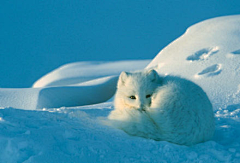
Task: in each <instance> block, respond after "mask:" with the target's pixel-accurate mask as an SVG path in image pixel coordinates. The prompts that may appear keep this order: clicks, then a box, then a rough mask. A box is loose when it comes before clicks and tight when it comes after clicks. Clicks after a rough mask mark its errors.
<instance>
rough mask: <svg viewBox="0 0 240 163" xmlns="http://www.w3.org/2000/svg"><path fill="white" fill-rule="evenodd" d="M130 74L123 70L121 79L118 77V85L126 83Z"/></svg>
mask: <svg viewBox="0 0 240 163" xmlns="http://www.w3.org/2000/svg"><path fill="white" fill-rule="evenodd" d="M128 76H129V73H128V72H125V71H123V72H122V73H121V74H120V76H119V79H118V87H119V86H121V85H124V84H125V81H126V79H127V78H128Z"/></svg>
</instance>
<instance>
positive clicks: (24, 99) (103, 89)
mask: <svg viewBox="0 0 240 163" xmlns="http://www.w3.org/2000/svg"><path fill="white" fill-rule="evenodd" d="M149 62H150V60H140V61H119V62H79V63H73V64H67V65H65V66H63V67H60V68H59V69H56V70H55V71H53V72H51V73H49V74H47V75H46V76H44V77H43V78H41V79H40V80H38V81H37V82H36V83H35V84H34V87H39V88H25V89H6V88H4V89H2V88H0V107H13V108H18V109H27V110H35V109H42V108H56V107H62V106H65V107H72V106H82V105H90V104H96V103H101V102H105V101H107V100H109V99H110V98H111V97H112V96H113V95H114V93H115V91H116V83H117V80H118V75H119V74H120V72H121V71H133V70H138V69H143V68H144V67H145V66H146V65H147V64H148V63H149ZM115 66H116V67H115ZM45 86H46V87H45Z"/></svg>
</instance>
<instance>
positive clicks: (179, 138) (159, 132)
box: [108, 70, 215, 145]
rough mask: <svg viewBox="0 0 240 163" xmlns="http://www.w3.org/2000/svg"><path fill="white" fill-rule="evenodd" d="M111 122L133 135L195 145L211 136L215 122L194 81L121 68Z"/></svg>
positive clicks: (202, 92) (207, 101)
mask: <svg viewBox="0 0 240 163" xmlns="http://www.w3.org/2000/svg"><path fill="white" fill-rule="evenodd" d="M114 105H115V109H114V110H113V111H112V112H111V113H110V115H109V116H108V119H110V122H111V125H113V126H115V127H117V128H120V129H122V130H124V131H125V132H126V133H128V134H130V135H134V136H141V137H145V138H150V139H154V140H161V141H169V142H172V143H176V144H181V145H194V144H196V143H200V142H204V141H207V140H210V139H211V138H212V136H213V134H214V130H215V124H214V115H213V109H212V105H211V102H210V101H209V99H208V97H207V95H206V93H205V92H204V91H203V90H202V89H201V88H200V87H199V86H198V85H196V84H194V83H193V82H191V81H188V80H186V79H183V78H180V77H176V76H165V77H163V76H159V75H158V74H157V72H156V71H155V70H145V71H141V72H134V73H127V72H122V73H121V75H120V77H119V80H118V85H117V92H116V96H115V101H114Z"/></svg>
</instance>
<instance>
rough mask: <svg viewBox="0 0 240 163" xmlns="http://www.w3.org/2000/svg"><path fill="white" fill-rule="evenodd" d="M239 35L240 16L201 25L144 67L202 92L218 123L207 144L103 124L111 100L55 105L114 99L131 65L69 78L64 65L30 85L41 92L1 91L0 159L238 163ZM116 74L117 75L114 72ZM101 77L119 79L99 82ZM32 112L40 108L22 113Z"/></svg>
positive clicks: (239, 129)
mask: <svg viewBox="0 0 240 163" xmlns="http://www.w3.org/2000/svg"><path fill="white" fill-rule="evenodd" d="M239 29H240V16H239V15H237V16H228V17H220V18H215V19H210V20H206V21H203V22H200V23H198V24H196V25H193V26H192V27H190V28H189V29H188V30H187V31H186V33H185V34H184V35H183V36H181V37H180V38H178V39H177V40H175V41H174V42H172V43H171V44H170V45H169V46H167V47H166V48H164V49H163V50H162V51H161V52H160V53H159V54H158V55H157V56H156V58H154V60H153V61H152V62H151V63H150V64H149V65H148V66H147V67H146V68H155V69H156V70H157V71H158V72H159V73H161V74H173V75H180V76H182V77H185V78H187V79H189V80H192V81H194V82H196V83H197V84H198V85H200V86H201V87H202V88H203V89H204V90H205V91H206V92H207V94H208V95H209V97H210V99H211V101H212V103H213V106H214V110H215V119H216V132H215V136H214V138H213V139H212V141H208V142H205V143H202V144H197V145H195V146H192V147H186V146H180V145H175V144H171V143H168V142H156V141H153V140H148V139H144V138H139V137H132V136H129V135H127V134H126V133H124V132H123V131H121V130H117V129H114V128H111V127H108V126H105V125H102V124H101V122H100V120H101V119H104V118H106V117H107V115H108V114H109V112H110V111H111V110H112V109H113V104H112V102H111V100H110V101H109V102H105V103H100V104H97V105H88V106H81V107H71V108H70V107H60V106H62V105H63V103H65V104H68V105H72V104H74V105H77V104H78V103H76V101H77V99H75V97H76V96H79V97H81V98H86V100H85V101H89V104H90V103H95V102H96V103H99V102H100V101H102V100H99V101H97V100H96V101H95V99H97V98H98V97H99V96H105V97H106V99H107V98H111V97H110V96H112V95H113V94H114V91H115V84H116V80H117V76H118V74H119V73H120V71H122V70H125V71H126V70H130V65H132V66H133V67H134V66H135V65H134V64H132V63H131V64H130V65H129V67H128V66H126V65H124V64H123V65H124V66H123V67H120V68H119V67H117V68H116V69H115V67H114V64H113V65H112V67H111V68H109V69H108V68H107V69H108V70H112V71H111V73H108V72H106V74H104V73H103V74H102V71H105V70H106V69H105V70H103V69H104V68H103V69H100V67H101V66H100V67H98V68H99V70H101V73H100V72H98V71H96V69H95V70H94V71H88V70H87V69H85V70H84V71H83V74H82V75H81V74H80V73H79V72H78V71H79V70H78V71H77V73H76V72H73V73H72V74H71V70H74V68H73V69H71V65H70V66H69V67H68V66H67V67H65V68H64V67H63V68H62V70H63V71H62V72H61V69H58V70H56V71H55V72H52V73H50V74H49V75H47V76H45V77H43V78H42V79H40V80H39V81H38V82H36V83H35V84H34V87H38V88H29V89H21V90H20V89H14V90H12V89H0V97H1V98H0V106H1V107H2V109H0V127H1V130H0V150H1V153H0V160H1V161H2V162H10V163H11V162H25V163H27V162H236V163H237V162H240V128H239V123H240V118H239V116H240V101H239V100H240V98H239V97H240V85H239V81H240V75H239V73H240V62H239V61H240V58H239V57H240V53H239V51H240V30H239ZM83 65H85V64H83ZM119 65H122V64H119ZM136 65H138V63H137V62H136ZM139 65H141V64H139ZM143 65H144V64H143ZM143 65H142V68H144V67H145V65H144V66H143ZM87 66H88V65H86V67H87ZM73 67H74V65H73ZM83 67H84V66H83ZM103 67H104V66H103ZM68 68H69V69H68ZM76 68H77V69H78V66H76ZM90 68H91V64H90ZM138 68H140V69H141V66H140V67H138ZM138 68H137V69H138ZM65 69H66V71H65ZM92 69H94V66H92ZM114 69H115V70H117V71H116V72H114V73H113V71H115V70H114ZM68 70H69V71H68ZM132 70H134V69H132ZM88 72H89V73H88ZM74 74H75V75H74ZM96 74H97V75H96ZM58 75H59V76H58ZM85 75H86V79H84V76H85ZM105 75H106V76H109V75H116V76H115V77H114V76H112V77H107V78H103V77H105ZM79 76H81V77H79ZM94 76H95V77H96V78H98V79H97V80H95V79H96V78H95V77H94ZM71 79H74V80H71ZM88 80H91V81H88ZM100 86H101V87H102V89H100ZM106 89H107V90H106ZM80 91H81V93H82V94H80V95H79V94H78V93H79V92H80ZM83 92H84V93H83ZM85 93H86V94H85ZM87 93H90V94H87ZM71 94H72V95H73V96H74V97H72V96H71ZM94 94H99V95H96V96H94ZM84 96H86V97H84ZM97 96H98V97H97ZM54 97H56V98H54ZM96 97H97V98H96ZM87 98H89V100H88V99H87ZM26 99H28V100H26ZM39 99H41V100H40V101H42V102H40V104H39V103H38V101H39ZM90 99H91V100H92V99H94V101H91V100H90ZM64 101H65V102H64ZM85 104H86V103H84V105H85ZM7 106H11V107H12V108H9V107H7ZM45 106H47V107H45ZM55 106H56V108H49V107H55ZM31 107H36V108H42V107H45V108H44V109H38V110H31V111H30V110H22V109H30V108H31ZM16 108H22V109H16ZM34 109H35V108H34Z"/></svg>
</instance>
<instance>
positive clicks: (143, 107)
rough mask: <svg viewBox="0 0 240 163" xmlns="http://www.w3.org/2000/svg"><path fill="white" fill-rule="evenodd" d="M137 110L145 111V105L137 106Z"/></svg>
mask: <svg viewBox="0 0 240 163" xmlns="http://www.w3.org/2000/svg"><path fill="white" fill-rule="evenodd" d="M138 110H139V111H146V110H145V105H143V104H141V105H140V107H139V108H138Z"/></svg>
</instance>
